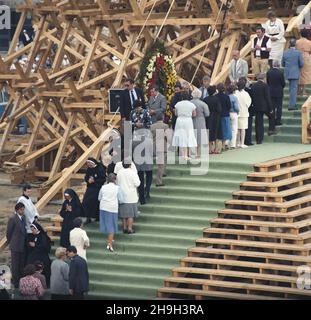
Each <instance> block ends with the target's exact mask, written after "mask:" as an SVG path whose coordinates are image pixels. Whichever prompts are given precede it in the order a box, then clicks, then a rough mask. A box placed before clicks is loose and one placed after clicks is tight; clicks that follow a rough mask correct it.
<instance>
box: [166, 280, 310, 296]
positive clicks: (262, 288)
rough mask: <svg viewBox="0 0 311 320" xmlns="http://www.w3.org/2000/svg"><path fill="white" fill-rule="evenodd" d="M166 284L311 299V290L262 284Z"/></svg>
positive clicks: (208, 281)
mask: <svg viewBox="0 0 311 320" xmlns="http://www.w3.org/2000/svg"><path fill="white" fill-rule="evenodd" d="M165 283H166V284H167V285H168V286H169V285H172V284H175V285H176V284H195V285H200V284H201V285H202V290H203V291H205V292H207V293H208V292H209V290H211V291H214V290H215V289H216V290H217V291H219V292H220V290H224V288H227V289H242V290H248V291H256V292H263V293H264V294H265V295H267V293H269V294H273V293H276V294H277V293H280V294H282V295H285V294H290V295H294V296H296V297H302V296H309V297H311V290H300V289H297V288H289V287H278V286H268V285H262V284H252V283H239V282H232V281H219V280H204V279H189V278H181V277H170V278H166V279H165ZM161 290H162V289H161ZM181 290H183V289H181ZM231 293H233V292H231ZM250 294H252V292H250ZM270 297H271V295H270Z"/></svg>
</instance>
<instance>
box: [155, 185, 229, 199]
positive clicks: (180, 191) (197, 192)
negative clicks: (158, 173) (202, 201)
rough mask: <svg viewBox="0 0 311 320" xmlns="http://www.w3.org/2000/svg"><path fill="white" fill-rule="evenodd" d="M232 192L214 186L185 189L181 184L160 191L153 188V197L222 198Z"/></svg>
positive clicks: (225, 188) (227, 188) (186, 187)
mask: <svg viewBox="0 0 311 320" xmlns="http://www.w3.org/2000/svg"><path fill="white" fill-rule="evenodd" d="M230 192H232V188H230V187H223V188H222V189H221V190H217V189H214V188H213V186H212V185H208V186H207V187H206V188H204V189H203V188H199V187H192V186H189V185H186V186H185V187H184V188H183V187H182V186H180V183H179V184H178V186H176V185H171V186H169V187H166V188H165V189H164V188H163V189H162V190H160V188H153V190H152V191H151V195H152V196H154V195H159V194H161V195H163V194H164V195H171V194H174V195H176V196H180V195H183V196H184V195H185V194H186V195H187V197H188V196H189V197H190V196H196V197H206V196H207V195H209V196H215V197H222V196H223V195H224V193H230Z"/></svg>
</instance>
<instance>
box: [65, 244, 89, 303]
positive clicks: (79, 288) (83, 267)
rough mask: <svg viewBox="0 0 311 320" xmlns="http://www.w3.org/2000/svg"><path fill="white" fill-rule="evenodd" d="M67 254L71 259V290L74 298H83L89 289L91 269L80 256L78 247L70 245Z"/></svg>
mask: <svg viewBox="0 0 311 320" xmlns="http://www.w3.org/2000/svg"><path fill="white" fill-rule="evenodd" d="M67 256H68V257H69V258H70V259H71V261H70V266H69V292H70V294H71V296H72V299H73V300H83V299H84V294H85V293H87V292H88V291H89V271H88V267H87V263H86V261H85V260H84V259H83V258H81V257H80V256H78V254H77V248H76V247H75V246H69V247H68V248H67Z"/></svg>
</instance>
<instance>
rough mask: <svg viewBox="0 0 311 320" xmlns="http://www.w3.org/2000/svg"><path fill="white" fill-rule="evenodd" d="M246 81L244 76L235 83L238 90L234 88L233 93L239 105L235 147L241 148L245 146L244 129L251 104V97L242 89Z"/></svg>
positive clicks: (246, 125) (246, 127) (246, 126)
mask: <svg viewBox="0 0 311 320" xmlns="http://www.w3.org/2000/svg"><path fill="white" fill-rule="evenodd" d="M246 81H247V80H246V79H245V78H241V79H240V80H239V81H238V83H237V87H238V90H236V91H235V93H234V95H235V96H236V97H237V98H238V102H239V107H240V112H239V118H238V136H237V147H238V148H239V147H240V148H243V149H244V148H247V145H245V133H246V129H248V117H249V112H248V109H249V107H250V106H251V104H252V99H251V97H250V95H249V94H248V93H247V92H246V91H245V90H244V89H245V85H246Z"/></svg>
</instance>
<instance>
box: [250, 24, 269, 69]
mask: <svg viewBox="0 0 311 320" xmlns="http://www.w3.org/2000/svg"><path fill="white" fill-rule="evenodd" d="M256 35H257V36H256V37H255V38H254V40H253V43H252V52H253V54H254V56H253V61H252V62H253V73H254V74H255V75H257V74H259V73H266V72H267V71H268V69H269V58H270V52H271V40H270V38H269V37H268V36H266V35H265V29H264V28H263V27H262V26H258V27H257V28H256Z"/></svg>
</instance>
